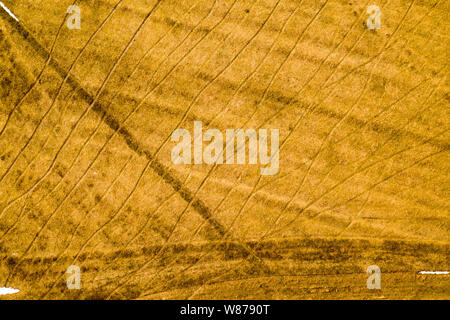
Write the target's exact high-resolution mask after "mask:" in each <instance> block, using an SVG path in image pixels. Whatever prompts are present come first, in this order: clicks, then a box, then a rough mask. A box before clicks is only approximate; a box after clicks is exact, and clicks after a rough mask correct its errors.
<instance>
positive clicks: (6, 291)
mask: <svg viewBox="0 0 450 320" xmlns="http://www.w3.org/2000/svg"><path fill="white" fill-rule="evenodd" d="M0 3H1V2H0ZM19 291H20V290H18V289H14V288H5V287H0V296H3V295H7V294H14V293H17V292H19Z"/></svg>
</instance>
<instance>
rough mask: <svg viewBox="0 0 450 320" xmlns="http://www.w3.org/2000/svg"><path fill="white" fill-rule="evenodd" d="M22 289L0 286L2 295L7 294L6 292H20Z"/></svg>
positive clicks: (0, 294)
mask: <svg viewBox="0 0 450 320" xmlns="http://www.w3.org/2000/svg"><path fill="white" fill-rule="evenodd" d="M19 291H20V290H18V289H14V288H6V287H0V296H3V295H6V294H14V293H17V292H19Z"/></svg>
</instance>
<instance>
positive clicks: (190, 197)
mask: <svg viewBox="0 0 450 320" xmlns="http://www.w3.org/2000/svg"><path fill="white" fill-rule="evenodd" d="M0 17H2V18H4V20H5V21H6V22H8V24H9V25H10V26H11V27H13V28H14V29H15V30H16V31H17V32H18V33H19V34H20V35H21V36H22V37H23V38H24V40H26V41H27V42H29V44H30V45H31V46H32V47H33V48H34V49H35V50H36V52H37V53H38V54H39V55H40V56H41V57H42V58H43V59H48V58H49V56H50V54H49V52H48V51H47V50H46V49H45V48H44V47H43V46H42V45H41V44H40V43H39V42H38V41H37V40H36V38H35V37H34V36H33V35H32V34H31V33H30V32H29V31H28V30H27V29H26V28H25V27H24V26H23V25H22V24H21V23H20V22H19V21H16V20H15V19H14V18H13V17H11V16H10V15H8V14H7V12H6V11H3V10H0ZM49 65H50V66H51V67H52V68H53V69H54V70H55V71H56V72H57V73H58V74H59V75H60V76H61V77H63V78H65V77H67V83H68V84H69V85H70V87H71V88H72V89H73V90H78V92H77V93H78V95H79V96H80V97H81V98H83V100H85V101H86V102H87V103H88V104H92V103H94V97H93V96H92V95H91V94H90V93H89V92H88V91H87V90H86V89H84V88H83V87H82V86H81V84H80V83H79V82H78V81H77V80H76V79H75V78H74V77H72V76H70V75H69V76H68V75H67V72H66V71H65V70H64V68H62V67H61V65H60V64H59V63H58V62H57V61H56V60H55V59H54V58H53V57H52V58H51V59H50V62H49ZM92 110H94V111H95V112H96V113H97V114H98V115H100V116H101V117H102V118H103V119H104V121H105V123H106V124H107V125H108V126H109V127H110V128H111V129H112V130H114V131H118V133H119V134H120V136H121V137H122V138H123V139H124V140H125V142H126V144H127V145H128V147H129V148H130V149H131V150H133V151H134V152H135V153H137V154H138V155H139V156H145V157H146V158H147V159H148V160H149V161H151V163H152V164H151V168H152V169H153V171H155V172H156V174H158V175H159V176H160V177H161V178H162V179H163V180H164V181H165V182H166V183H167V184H168V185H170V186H171V187H172V188H173V189H174V190H175V191H176V192H177V193H178V194H179V195H180V197H181V198H183V199H184V200H185V201H187V202H191V205H192V207H193V208H194V209H195V211H197V213H199V214H200V216H201V217H202V218H203V219H205V220H206V221H207V222H208V223H209V224H210V225H211V226H212V227H213V229H214V230H215V231H216V232H217V234H218V235H219V236H221V237H223V236H226V234H227V231H226V228H225V227H224V226H223V225H222V224H221V223H220V222H219V221H218V220H216V219H215V218H214V217H213V216H212V214H211V210H210V209H209V208H208V207H207V206H206V204H205V203H204V202H203V201H202V200H200V199H198V198H197V197H195V196H194V194H193V193H192V192H191V191H190V190H189V189H188V188H186V187H185V186H184V185H183V183H182V181H181V180H179V179H178V178H177V177H175V176H174V175H172V174H171V173H170V169H169V168H167V167H166V166H165V165H164V164H162V163H161V162H159V161H158V160H157V159H155V158H154V156H153V155H152V153H151V152H150V151H149V150H147V149H145V148H144V146H143V145H142V144H141V143H139V141H138V140H137V139H136V138H135V137H134V136H133V135H132V134H131V133H130V132H129V131H128V129H127V128H124V127H122V126H121V124H120V122H119V121H118V120H116V119H115V118H114V116H112V115H111V114H109V113H108V111H107V110H106V109H105V108H104V106H103V105H102V104H101V103H100V102H98V101H97V102H95V103H94V105H93V108H92ZM244 250H245V251H247V250H246V249H244Z"/></svg>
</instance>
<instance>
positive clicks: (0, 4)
mask: <svg viewBox="0 0 450 320" xmlns="http://www.w3.org/2000/svg"><path fill="white" fill-rule="evenodd" d="M0 6H1V7H2V8H3V9H5V11H6V12H8V14H9V15H10V16H11V17H13V18H14V20H16V21H17V22H19V19H17V17H16V16H15V15H14V14H13V13H12V12H11V10H9V9H8V8H7V7H6V6H5V5H4V4H3V2H1V1H0ZM0 289H1V288H0Z"/></svg>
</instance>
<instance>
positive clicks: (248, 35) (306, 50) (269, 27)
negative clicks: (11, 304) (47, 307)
mask: <svg viewBox="0 0 450 320" xmlns="http://www.w3.org/2000/svg"><path fill="white" fill-rule="evenodd" d="M2 3H3V4H4V6H5V7H7V8H9V9H10V12H11V14H13V15H14V17H13V16H12V15H10V14H8V13H7V12H6V11H5V10H4V9H2V8H0V287H12V288H17V289H19V290H20V291H19V292H18V293H16V294H13V295H5V296H0V299H449V298H450V275H449V274H440V275H423V274H420V272H421V271H427V270H428V271H438V270H441V271H446V270H450V210H449V208H450V161H449V160H450V154H449V145H450V132H449V120H450V108H449V106H450V103H449V101H450V96H449V88H450V84H449V81H448V72H449V61H450V59H449V52H450V50H449V49H450V45H449V42H450V22H449V16H448V13H449V10H450V3H449V2H448V1H442V0H421V1H418V0H373V1H372V0H371V1H365V0H361V1H353V0H350V1H344V0H254V1H253V0H187V1H177V0H142V1H131V0H96V1H93V0H78V1H77V0H75V1H74V0H60V1H42V0H30V1H13V0H2ZM73 5H74V6H77V7H79V8H80V12H79V16H80V18H81V23H80V26H79V28H69V27H68V26H69V24H68V23H67V21H70V19H71V18H72V16H71V15H72V14H74V13H73V11H70V10H69V11H68V7H69V6H73ZM370 5H376V6H378V7H379V9H380V13H381V25H380V28H375V29H369V28H368V25H367V23H366V21H367V19H368V18H369V16H370V13H368V11H367V8H368V7H369V6H370ZM195 121H201V122H202V125H203V133H205V131H206V130H208V129H217V130H216V131H220V132H221V133H223V137H225V132H226V131H227V130H231V129H233V130H237V129H244V130H251V129H254V130H255V131H257V132H261V131H259V130H260V129H267V131H268V132H274V130H278V132H279V147H278V152H277V156H278V158H279V161H278V163H277V169H278V170H277V171H276V172H275V173H274V174H269V175H263V174H261V172H262V171H261V169H262V168H263V167H265V164H263V163H262V162H259V161H257V162H256V163H250V162H249V161H247V162H246V163H243V164H242V163H241V164H239V163H237V161H236V163H234V164H228V163H225V161H224V163H213V164H209V163H207V162H205V161H204V162H203V163H194V162H192V163H191V164H177V163H175V162H174V161H173V148H174V147H175V146H176V145H177V142H176V141H173V139H172V133H173V132H174V131H175V130H177V129H185V130H186V131H188V132H190V134H192V133H193V132H194V122H195ZM192 138H193V140H195V138H196V137H194V135H192ZM214 142H216V143H217V139H216V140H215V141H214ZM269 142H270V147H269V149H270V148H272V149H273V147H275V144H274V141H273V140H270V139H269ZM218 143H219V144H220V147H221V148H222V145H223V150H225V149H226V147H227V146H226V141H225V139H223V141H220V140H219V141H218ZM208 144H209V142H207V140H206V139H205V137H203V148H205V147H206V146H207V145H208ZM211 144H212V142H211ZM250 144H251V143H250V139H248V140H247V143H246V145H244V147H245V148H244V149H245V150H244V152H246V153H245V154H248V155H249V158H250V150H251V145H250ZM236 149H238V146H236ZM259 149H261V145H259ZM236 152H238V150H236ZM260 152H261V150H260ZM216 155H217V154H216ZM191 156H192V158H195V156H196V154H195V150H194V152H193V153H192V155H190V156H189V159H190V158H191ZM201 156H202V155H201V154H200V157H201ZM272 160H273V159H272ZM374 265H375V266H378V267H379V269H380V270H381V288H379V289H369V288H368V286H367V283H366V282H367V279H368V277H369V276H370V275H369V274H368V273H367V272H366V270H367V268H368V267H369V266H374ZM70 266H78V267H79V270H80V272H81V288H79V289H74V290H69V288H68V285H67V278H68V276H69V274H67V273H66V271H67V269H68V268H69V267H70Z"/></svg>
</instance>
